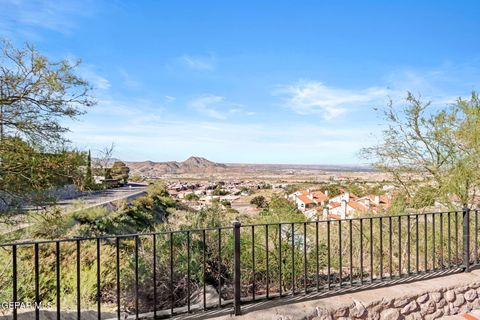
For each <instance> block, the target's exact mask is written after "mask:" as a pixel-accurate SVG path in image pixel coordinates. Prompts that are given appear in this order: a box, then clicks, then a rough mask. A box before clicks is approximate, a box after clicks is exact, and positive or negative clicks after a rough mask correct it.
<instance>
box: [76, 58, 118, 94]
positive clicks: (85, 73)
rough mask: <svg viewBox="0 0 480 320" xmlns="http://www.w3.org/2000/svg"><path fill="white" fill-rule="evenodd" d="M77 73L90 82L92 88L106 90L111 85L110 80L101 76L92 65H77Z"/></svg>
mask: <svg viewBox="0 0 480 320" xmlns="http://www.w3.org/2000/svg"><path fill="white" fill-rule="evenodd" d="M78 73H79V74H80V76H82V77H83V78H84V79H85V80H87V81H88V82H90V83H91V84H92V85H93V87H94V89H97V90H108V89H110V87H111V84H110V81H108V79H107V78H105V77H104V76H102V75H101V74H100V73H99V72H98V71H97V70H96V68H95V67H94V66H93V65H90V64H82V65H80V66H79V70H78Z"/></svg>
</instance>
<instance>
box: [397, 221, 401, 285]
mask: <svg viewBox="0 0 480 320" xmlns="http://www.w3.org/2000/svg"><path fill="white" fill-rule="evenodd" d="M398 276H399V277H400V278H401V277H402V216H398Z"/></svg>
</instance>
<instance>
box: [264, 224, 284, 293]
mask: <svg viewBox="0 0 480 320" xmlns="http://www.w3.org/2000/svg"><path fill="white" fill-rule="evenodd" d="M279 228H281V227H280V226H279ZM268 253H269V252H268V224H266V225H265V266H266V270H265V273H266V275H265V280H266V282H267V283H266V287H267V288H266V289H267V293H266V297H267V299H268V298H269V297H270V270H269V261H268V260H269V259H268V258H269V254H268Z"/></svg>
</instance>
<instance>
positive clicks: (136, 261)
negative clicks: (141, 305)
mask: <svg viewBox="0 0 480 320" xmlns="http://www.w3.org/2000/svg"><path fill="white" fill-rule="evenodd" d="M134 239H135V319H138V314H139V313H138V246H139V240H140V239H139V238H138V236H135V238H134Z"/></svg>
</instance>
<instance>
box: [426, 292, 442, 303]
mask: <svg viewBox="0 0 480 320" xmlns="http://www.w3.org/2000/svg"><path fill="white" fill-rule="evenodd" d="M429 296H430V299H431V300H433V301H435V302H438V301H440V299H442V293H441V292H438V291H433V292H430V293H429Z"/></svg>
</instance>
